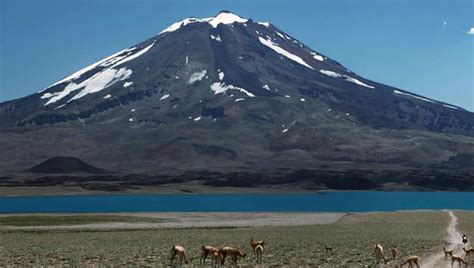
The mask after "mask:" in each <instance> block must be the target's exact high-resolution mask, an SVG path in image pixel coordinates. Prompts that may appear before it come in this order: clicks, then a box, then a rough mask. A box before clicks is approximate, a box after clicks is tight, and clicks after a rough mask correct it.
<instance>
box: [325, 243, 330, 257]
mask: <svg viewBox="0 0 474 268" xmlns="http://www.w3.org/2000/svg"><path fill="white" fill-rule="evenodd" d="M324 248H325V249H326V255H329V254H332V247H330V246H328V245H324Z"/></svg>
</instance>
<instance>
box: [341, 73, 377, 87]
mask: <svg viewBox="0 0 474 268" xmlns="http://www.w3.org/2000/svg"><path fill="white" fill-rule="evenodd" d="M345 77H346V80H347V81H349V82H352V83H355V84H357V85H359V86H363V87H368V88H372V89H373V88H375V87H373V86H369V85H367V84H366V83H364V82H362V81H360V80H358V79H355V78H353V77H350V76H347V75H345Z"/></svg>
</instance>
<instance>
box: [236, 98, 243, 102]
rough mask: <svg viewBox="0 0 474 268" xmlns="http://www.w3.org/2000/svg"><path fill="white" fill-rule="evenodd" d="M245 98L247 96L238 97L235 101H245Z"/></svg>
mask: <svg viewBox="0 0 474 268" xmlns="http://www.w3.org/2000/svg"><path fill="white" fill-rule="evenodd" d="M243 100H245V98H238V99H235V100H234V102H239V101H243Z"/></svg>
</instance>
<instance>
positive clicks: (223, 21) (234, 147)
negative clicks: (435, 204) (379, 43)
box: [0, 11, 474, 171]
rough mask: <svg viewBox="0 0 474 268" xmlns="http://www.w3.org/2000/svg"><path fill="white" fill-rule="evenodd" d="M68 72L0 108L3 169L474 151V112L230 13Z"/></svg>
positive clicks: (182, 25)
mask: <svg viewBox="0 0 474 268" xmlns="http://www.w3.org/2000/svg"><path fill="white" fill-rule="evenodd" d="M307 31H312V29H310V28H308V29H307ZM348 45H349V44H348ZM64 75H65V78H62V79H58V80H59V81H57V82H54V81H52V85H51V86H49V87H48V88H46V89H44V90H42V91H40V92H37V93H34V94H32V95H30V96H26V97H24V98H21V99H17V100H12V101H9V102H5V103H2V104H0V133H1V130H2V129H4V130H8V131H7V132H8V135H7V137H5V138H4V139H2V146H6V147H5V148H7V150H0V152H1V153H0V163H1V162H2V161H7V162H8V161H10V162H11V161H21V159H32V158H34V160H35V161H36V160H38V159H37V158H41V157H43V156H44V155H49V156H53V155H63V152H65V151H73V152H75V153H77V154H79V155H80V156H81V159H84V160H85V161H88V160H90V158H91V157H92V158H93V157H95V156H94V155H96V154H98V153H99V151H100V152H103V154H104V157H105V158H107V157H109V160H110V161H111V163H122V164H123V163H129V162H133V163H134V164H135V165H136V166H137V169H138V170H156V169H158V168H157V165H163V166H166V165H170V166H175V165H178V166H179V164H183V165H182V166H183V167H189V168H191V169H192V168H201V167H209V168H210V167H211V166H212V167H213V168H216V169H219V168H223V167H225V168H227V167H229V166H232V167H236V168H237V167H247V166H248V165H250V166H252V165H254V164H255V163H257V164H255V166H254V167H252V168H255V169H259V170H261V169H269V170H273V169H275V168H276V169H278V168H290V169H293V168H295V167H298V168H301V169H306V168H314V163H316V162H318V161H319V162H321V161H323V162H324V163H329V164H328V165H330V164H331V163H333V162H337V161H346V162H354V163H359V162H362V163H371V164H372V163H379V164H380V162H383V165H399V164H400V163H408V164H410V166H411V167H413V165H416V163H419V162H421V163H422V164H423V165H425V164H426V165H428V163H429V159H427V158H423V157H421V158H416V159H415V158H414V157H413V155H414V154H413V152H414V151H415V152H417V151H420V152H422V153H421V155H422V156H426V155H430V156H431V158H433V157H435V158H436V159H437V161H440V162H442V161H451V160H449V159H450V157H454V156H457V155H458V154H462V155H465V154H471V153H472V155H474V149H473V148H474V145H472V144H470V145H469V144H466V143H464V141H465V140H466V139H472V138H473V137H474V116H473V113H470V112H468V111H465V110H463V109H462V108H460V107H457V106H455V105H451V104H447V103H444V102H441V101H438V100H434V99H431V98H428V97H424V96H419V95H417V94H414V93H411V92H409V91H406V90H402V89H398V88H394V87H391V86H387V85H384V84H381V83H378V82H376V81H373V80H370V79H368V78H366V77H363V76H360V75H357V74H356V72H353V71H351V70H350V69H349V68H348V67H346V66H344V65H343V64H341V63H339V62H337V61H336V60H334V59H332V58H331V57H329V56H327V55H325V54H324V53H321V52H319V51H316V50H314V49H312V48H310V47H308V46H307V45H305V44H304V43H303V42H302V41H300V40H298V39H296V38H294V37H292V36H291V35H290V34H288V33H285V32H284V31H283V30H281V29H279V28H278V27H276V26H275V25H274V24H270V23H266V22H257V21H256V20H253V19H250V18H248V19H247V18H244V17H242V16H239V15H236V14H234V13H231V12H229V11H222V12H220V13H219V14H217V15H215V16H214V17H209V18H200V19H199V18H185V19H183V20H180V21H178V22H175V23H171V24H170V26H169V27H167V28H166V29H164V30H163V31H161V32H160V33H159V34H157V35H156V36H153V37H151V38H149V39H148V40H145V41H143V42H141V43H139V44H135V45H133V46H130V47H128V48H124V49H122V50H120V51H118V52H117V53H114V54H113V55H110V56H108V57H105V58H104V59H101V60H98V61H97V62H95V63H93V64H91V65H89V66H87V67H85V68H82V69H81V70H79V71H77V72H75V73H73V74H70V75H68V74H64ZM24 133H27V134H24ZM445 133H449V134H450V135H451V136H449V135H445ZM17 134H18V135H28V137H29V140H31V141H32V142H35V144H31V143H29V142H24V138H21V137H20V136H15V135H17ZM466 137H468V138H466ZM0 138H3V137H0ZM433 144H435V145H433ZM27 147H28V148H35V153H34V154H32V155H31V154H28V155H25V153H24V152H27V151H28V149H27ZM8 148H9V149H8ZM461 148H464V149H461ZM466 148H467V149H466ZM9 150H12V151H14V153H5V152H8V151H9ZM105 152H106V153H105ZM12 155H13V156H14V157H16V158H15V159H11V156H12ZM73 156H74V155H73ZM88 156H89V158H88ZM105 158H104V159H105ZM461 160H462V159H461ZM461 160H453V161H461ZM104 161H106V160H104ZM462 161H464V160H462ZM37 162H39V161H37ZM157 163H159V164H157ZM252 163H254V164H252ZM443 163H444V162H443ZM453 163H457V162H453ZM0 165H1V164H0ZM117 165H119V164H117ZM377 165H378V164H377ZM380 165H382V164H380ZM453 165H454V164H453ZM348 166H352V167H353V166H355V164H354V165H352V164H351V165H348ZM138 167H139V168H138ZM252 168H250V169H252ZM397 168H401V167H400V166H397ZM131 169H132V168H131ZM180 171H181V170H180Z"/></svg>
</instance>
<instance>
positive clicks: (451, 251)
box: [443, 247, 454, 260]
mask: <svg viewBox="0 0 474 268" xmlns="http://www.w3.org/2000/svg"><path fill="white" fill-rule="evenodd" d="M443 251H444V260H446V259H447V258H448V256H453V251H454V250H452V249H451V250H446V247H444V248H443Z"/></svg>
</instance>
